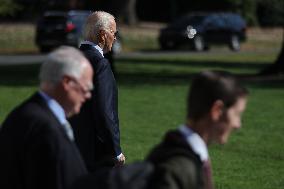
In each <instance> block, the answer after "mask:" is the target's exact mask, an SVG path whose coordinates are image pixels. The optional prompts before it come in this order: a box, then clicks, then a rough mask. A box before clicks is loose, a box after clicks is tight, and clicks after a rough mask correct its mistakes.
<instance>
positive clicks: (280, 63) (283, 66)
mask: <svg viewBox="0 0 284 189" xmlns="http://www.w3.org/2000/svg"><path fill="white" fill-rule="evenodd" d="M281 73H284V27H283V38H282V49H281V51H280V54H279V55H278V58H277V59H276V61H275V62H274V63H273V64H271V65H269V66H268V67H266V68H264V69H263V70H262V71H261V72H260V75H274V74H281Z"/></svg>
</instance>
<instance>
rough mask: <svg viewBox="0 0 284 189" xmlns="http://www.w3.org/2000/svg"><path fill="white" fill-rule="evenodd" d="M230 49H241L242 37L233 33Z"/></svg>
mask: <svg viewBox="0 0 284 189" xmlns="http://www.w3.org/2000/svg"><path fill="white" fill-rule="evenodd" d="M229 46H230V49H231V50H233V51H239V50H240V49H241V43H240V38H239V36H237V35H232V36H231V39H230V44H229Z"/></svg>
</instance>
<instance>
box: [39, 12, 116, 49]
mask: <svg viewBox="0 0 284 189" xmlns="http://www.w3.org/2000/svg"><path fill="white" fill-rule="evenodd" d="M90 13H91V11H81V10H71V11H46V12H45V13H44V14H43V16H42V17H41V18H40V19H39V21H38V22H37V28H36V38H35V42H36V45H37V46H38V47H39V49H40V51H41V52H49V51H50V50H51V49H53V48H55V47H58V46H60V45H70V46H75V47H78V46H79V45H80V43H81V42H82V39H83V37H82V34H83V28H84V24H85V21H86V19H87V17H88V16H89V15H90ZM112 51H113V53H118V52H120V51H121V44H120V40H119V36H118V37H117V40H116V41H115V42H114V44H113V48H112Z"/></svg>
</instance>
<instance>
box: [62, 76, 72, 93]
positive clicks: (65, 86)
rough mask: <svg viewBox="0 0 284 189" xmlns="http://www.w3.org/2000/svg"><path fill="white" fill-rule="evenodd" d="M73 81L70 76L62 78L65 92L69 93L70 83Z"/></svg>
mask: <svg viewBox="0 0 284 189" xmlns="http://www.w3.org/2000/svg"><path fill="white" fill-rule="evenodd" d="M71 81H72V80H71V78H70V77H69V76H67V75H64V76H63V77H62V80H61V86H62V87H63V89H64V90H65V91H67V90H68V89H69V88H70V84H69V83H70V82H71Z"/></svg>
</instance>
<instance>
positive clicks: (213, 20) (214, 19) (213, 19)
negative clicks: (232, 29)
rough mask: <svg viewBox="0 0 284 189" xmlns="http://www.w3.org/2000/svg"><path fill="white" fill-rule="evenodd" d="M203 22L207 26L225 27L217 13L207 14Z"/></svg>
mask: <svg viewBox="0 0 284 189" xmlns="http://www.w3.org/2000/svg"><path fill="white" fill-rule="evenodd" d="M204 24H205V26H206V27H208V28H224V27H225V22H224V19H223V18H222V17H220V16H218V15H211V16H208V17H207V18H206V21H205V22H204Z"/></svg>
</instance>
